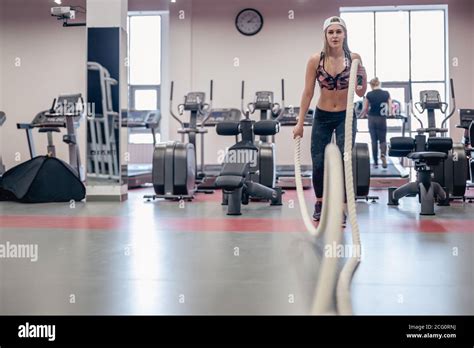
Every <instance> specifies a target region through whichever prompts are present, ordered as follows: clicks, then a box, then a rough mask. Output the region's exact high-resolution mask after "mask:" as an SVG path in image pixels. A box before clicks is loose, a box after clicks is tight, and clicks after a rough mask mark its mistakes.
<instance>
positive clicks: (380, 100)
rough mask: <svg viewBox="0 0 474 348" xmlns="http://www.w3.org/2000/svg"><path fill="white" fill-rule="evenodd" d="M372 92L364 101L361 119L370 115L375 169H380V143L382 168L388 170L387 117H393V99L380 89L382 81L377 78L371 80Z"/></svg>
mask: <svg viewBox="0 0 474 348" xmlns="http://www.w3.org/2000/svg"><path fill="white" fill-rule="evenodd" d="M370 87H371V88H372V91H371V92H369V93H367V96H366V98H365V99H364V107H363V109H362V112H361V114H360V117H361V118H362V117H365V115H366V114H367V112H368V113H369V132H370V139H371V141H372V158H373V159H374V167H375V168H378V165H379V163H378V162H379V161H378V148H377V142H379V143H380V158H381V160H382V167H383V168H387V116H390V115H391V112H392V111H391V110H392V99H391V98H390V93H388V92H387V91H384V90H383V89H381V88H380V81H379V79H378V78H377V77H374V78H373V79H372V80H370Z"/></svg>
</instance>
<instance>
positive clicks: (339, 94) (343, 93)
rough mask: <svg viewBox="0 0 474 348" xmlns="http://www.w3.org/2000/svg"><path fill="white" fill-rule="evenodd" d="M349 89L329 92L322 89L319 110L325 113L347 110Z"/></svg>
mask: <svg viewBox="0 0 474 348" xmlns="http://www.w3.org/2000/svg"><path fill="white" fill-rule="evenodd" d="M347 91H348V90H347V89H343V90H332V91H328V90H327V89H325V88H322V89H321V95H320V97H319V100H318V104H317V106H318V108H320V109H321V110H325V111H331V112H337V111H343V110H346V109H347Z"/></svg>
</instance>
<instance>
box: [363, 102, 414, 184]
mask: <svg viewBox="0 0 474 348" xmlns="http://www.w3.org/2000/svg"><path fill="white" fill-rule="evenodd" d="M392 105H393V109H394V115H392V116H387V120H400V125H399V126H387V146H388V143H389V141H390V138H391V136H390V135H389V134H394V133H398V134H400V136H402V137H404V136H405V133H406V132H407V127H408V117H407V116H406V115H405V114H403V113H402V112H401V104H400V102H399V101H397V100H392ZM362 108H363V101H362V100H359V101H357V102H355V103H354V111H355V116H356V117H357V119H358V120H366V121H367V120H368V119H367V118H359V115H360V113H361V112H362ZM367 128H368V126H367ZM358 132H366V133H368V132H369V131H368V130H367V131H358ZM387 150H388V149H387ZM409 176H410V171H409V169H408V168H405V167H404V166H403V165H402V158H400V159H399V161H398V163H397V161H396V160H395V161H394V159H393V158H390V157H388V156H387V168H383V167H382V166H381V165H379V166H378V168H374V167H373V166H372V165H371V167H370V178H371V183H370V186H372V187H390V186H400V185H402V184H404V183H407V182H408V181H409Z"/></svg>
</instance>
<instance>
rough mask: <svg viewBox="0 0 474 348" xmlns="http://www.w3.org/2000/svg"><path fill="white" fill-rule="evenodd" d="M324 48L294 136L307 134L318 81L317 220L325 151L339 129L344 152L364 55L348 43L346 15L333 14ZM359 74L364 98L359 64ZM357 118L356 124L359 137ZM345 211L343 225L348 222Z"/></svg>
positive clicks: (315, 58)
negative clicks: (354, 83)
mask: <svg viewBox="0 0 474 348" xmlns="http://www.w3.org/2000/svg"><path fill="white" fill-rule="evenodd" d="M323 31H324V47H323V50H322V52H321V53H316V54H314V55H312V56H311V57H310V58H309V61H308V64H307V67H306V78H305V88H304V91H303V95H302V97H301V105H300V114H299V116H298V123H297V125H296V126H295V128H294V129H293V136H294V138H296V137H298V136H299V137H303V124H304V116H305V114H306V112H307V110H308V108H309V106H310V103H311V100H312V99H313V96H314V88H315V85H316V81H318V83H319V87H320V92H321V94H320V98H319V101H318V103H317V107H316V111H315V113H314V119H313V128H312V132H311V158H312V160H313V188H314V192H315V194H316V204H315V206H314V214H313V220H315V221H319V219H320V217H321V210H322V204H323V177H324V150H325V148H326V145H327V144H329V143H330V142H331V138H332V135H333V132H334V131H335V132H336V143H337V146H338V147H339V149H340V151H341V154H342V153H344V123H345V118H346V106H347V97H348V96H347V94H348V93H347V92H348V85H349V76H350V71H351V64H352V60H354V59H359V60H360V61H361V57H360V56H359V55H358V54H357V53H352V52H351V51H350V50H349V47H348V44H347V30H346V23H345V22H344V20H342V18H339V17H330V18H328V19H326V20H325V21H324V25H323ZM357 75H358V76H361V77H362V81H359V82H360V83H359V86H358V87H357V88H356V94H357V95H358V96H359V97H362V96H363V95H364V94H365V91H366V89H367V77H366V73H365V69H364V68H363V67H362V65H359V69H358V71H357ZM355 131H356V119H355V118H354V123H353V141H354V140H355ZM345 221H346V215H345V214H344V221H343V224H344V225H345Z"/></svg>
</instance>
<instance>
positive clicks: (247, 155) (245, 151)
mask: <svg viewBox="0 0 474 348" xmlns="http://www.w3.org/2000/svg"><path fill="white" fill-rule="evenodd" d="M243 86H244V85H243V84H242V94H243V88H244V87H243ZM249 114H250V112H249V111H247V112H246V113H245V118H244V119H242V120H240V121H239V122H238V123H236V122H222V123H219V124H218V125H217V126H216V131H217V134H219V135H224V136H225V135H227V136H229V135H230V136H237V135H239V134H240V135H241V140H240V141H239V142H237V143H236V144H235V145H233V146H232V147H231V148H230V149H229V151H228V153H227V156H226V160H225V161H224V165H223V168H222V171H221V173H220V175H219V176H218V177H217V179H216V182H215V187H216V188H220V189H222V190H223V194H222V204H223V205H228V208H227V215H241V205H242V204H244V205H246V204H248V203H249V200H250V198H251V197H254V198H257V199H263V200H266V201H270V202H271V205H281V204H282V203H281V194H282V191H281V188H280V187H275V186H273V185H274V181H273V182H270V181H268V180H271V179H273V180H274V178H275V177H274V171H273V170H274V166H275V163H274V153H273V146H269V147H262V146H261V145H262V144H257V145H256V144H255V143H254V142H255V135H259V136H261V137H265V136H270V135H271V136H273V135H275V134H276V133H278V132H279V130H280V126H279V123H278V122H276V121H273V120H262V121H258V122H255V121H253V120H251V119H250V116H249ZM263 144H265V143H263ZM258 145H260V146H258ZM265 145H267V144H265ZM268 145H273V144H268ZM268 171H270V173H268ZM272 171H273V176H272V175H271V174H272ZM269 174H270V175H269ZM269 185H271V186H269Z"/></svg>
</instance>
